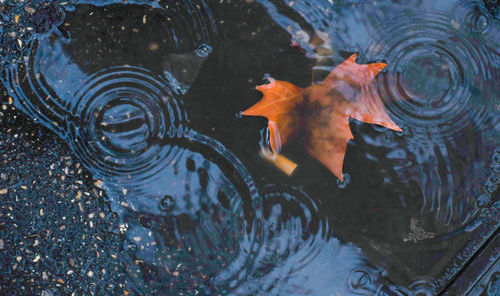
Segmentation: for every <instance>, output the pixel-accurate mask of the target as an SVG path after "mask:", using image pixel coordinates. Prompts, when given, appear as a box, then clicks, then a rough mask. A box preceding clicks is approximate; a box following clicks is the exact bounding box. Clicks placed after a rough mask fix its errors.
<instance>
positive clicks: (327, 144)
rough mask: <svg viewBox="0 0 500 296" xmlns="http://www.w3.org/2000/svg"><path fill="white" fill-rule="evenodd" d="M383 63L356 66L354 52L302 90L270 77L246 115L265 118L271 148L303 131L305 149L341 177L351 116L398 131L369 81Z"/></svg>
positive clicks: (348, 138)
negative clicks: (322, 79)
mask: <svg viewBox="0 0 500 296" xmlns="http://www.w3.org/2000/svg"><path fill="white" fill-rule="evenodd" d="M386 66H387V64H385V63H372V64H367V65H359V64H356V54H354V55H352V56H351V57H349V58H348V59H347V60H345V61H344V62H343V63H342V64H340V65H338V66H337V67H336V68H335V69H333V71H332V72H331V73H330V74H329V75H328V76H327V77H326V79H325V80H324V81H322V82H321V83H317V84H313V85H311V86H309V87H307V88H305V89H303V88H299V87H297V86H295V85H293V84H291V83H289V82H286V81H278V80H274V79H270V83H269V84H265V85H261V86H258V87H257V90H259V91H261V92H262V94H263V97H262V100H260V101H259V102H258V103H256V104H255V105H253V106H252V107H250V108H249V109H247V110H245V111H244V112H243V113H242V114H243V115H247V116H263V117H266V118H267V119H268V126H269V135H270V146H271V149H272V151H273V152H275V153H276V152H279V150H280V149H281V146H283V145H286V143H287V142H289V141H290V140H292V139H293V137H294V136H296V135H298V134H299V133H305V135H306V142H305V148H306V150H307V152H308V153H309V154H310V155H312V156H313V157H315V158H316V159H318V160H319V161H320V162H321V163H322V164H323V165H324V166H326V167H327V168H328V169H329V170H330V171H331V172H332V173H333V174H334V175H335V176H337V177H338V178H339V179H343V175H342V166H343V163H344V156H345V152H346V149H347V143H348V142H349V140H350V139H352V138H353V135H352V133H351V129H350V128H349V117H351V118H354V119H356V120H359V121H363V122H366V123H371V124H378V125H382V126H384V127H387V128H389V129H392V130H396V131H401V128H399V127H398V126H397V125H396V124H395V123H394V122H393V121H392V119H391V118H390V117H389V115H388V114H387V112H386V110H385V108H384V105H383V103H382V100H381V99H380V97H379V96H378V94H377V93H376V91H375V90H374V89H373V87H372V84H371V83H372V81H373V79H374V78H375V76H377V74H378V73H379V72H380V71H382V70H383V69H384V68H385V67H386Z"/></svg>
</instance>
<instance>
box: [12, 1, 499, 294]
mask: <svg viewBox="0 0 500 296" xmlns="http://www.w3.org/2000/svg"><path fill="white" fill-rule="evenodd" d="M118 2H119V3H121V1H111V0H106V1H91V0H88V1H78V3H77V4H75V5H73V4H71V5H67V6H65V8H64V9H62V8H61V10H59V9H56V8H53V9H52V8H51V9H47V10H43V9H41V10H39V11H40V12H39V14H38V15H39V16H40V21H39V25H38V27H39V28H40V29H39V30H37V32H38V33H39V35H36V38H34V39H33V40H31V42H30V43H29V44H28V45H29V47H28V48H29V50H28V51H27V52H28V53H27V54H26V61H25V62H22V63H19V64H13V65H11V66H9V67H6V68H5V69H4V73H3V74H4V75H3V82H4V84H5V86H6V87H7V88H8V90H9V93H10V94H11V95H12V96H13V97H14V99H15V100H14V102H15V104H16V106H17V107H18V108H20V109H21V110H23V111H24V112H25V113H26V114H28V115H29V116H30V117H32V118H34V119H36V120H37V121H39V122H40V123H42V124H44V125H45V126H47V127H49V128H50V129H52V130H53V131H55V132H56V133H58V134H59V135H60V136H61V137H62V138H64V139H65V140H66V141H67V143H68V145H70V147H71V149H73V151H74V152H75V154H76V155H78V157H79V158H80V159H81V161H82V162H83V163H84V164H85V166H86V167H87V168H88V169H89V170H90V171H91V172H92V174H93V176H94V177H95V179H96V180H98V182H97V183H96V184H98V186H99V187H102V188H103V189H105V190H106V193H107V195H108V197H109V198H110V200H111V201H112V207H113V210H114V211H115V212H117V213H118V214H119V218H120V223H121V227H122V228H121V230H122V232H123V234H124V240H125V247H126V249H127V250H128V253H129V254H130V257H128V258H122V260H123V261H124V262H125V263H126V264H127V267H128V279H129V282H128V283H126V289H127V291H129V292H132V293H134V294H138V295H156V294H162V295H178V294H179V293H180V292H182V293H184V294H187V295H196V294H201V295H214V294H229V295H434V294H436V293H437V291H438V290H439V288H440V287H439V286H438V284H437V283H436V282H435V281H433V279H432V278H431V277H418V278H412V279H411V281H413V283H412V284H410V285H405V286H407V287H404V286H403V285H396V284H394V283H393V282H392V281H391V280H389V278H390V275H389V274H388V272H387V271H386V270H385V269H384V268H383V267H380V266H384V263H385V262H384V261H383V260H379V261H377V264H374V263H371V262H373V260H371V259H373V256H371V257H370V258H369V256H368V254H366V253H365V252H364V250H361V249H360V248H359V247H358V246H356V245H355V244H353V243H352V242H349V241H348V240H347V241H346V240H341V239H340V238H339V237H338V236H336V234H337V233H336V231H337V230H338V229H340V228H345V229H349V227H348V226H346V225H336V224H335V223H333V222H332V220H333V219H334V218H335V217H332V216H333V214H332V213H338V212H336V211H342V209H337V208H335V205H336V204H338V203H340V202H341V203H344V204H349V205H353V207H352V208H353V209H355V211H357V210H358V208H357V204H369V203H370V202H371V203H373V204H376V205H372V206H373V207H372V208H370V209H369V210H370V211H372V212H371V213H372V214H373V216H374V215H375V214H378V215H380V216H384V215H386V213H387V212H384V211H383V210H381V208H383V207H384V206H385V205H387V204H389V203H387V204H385V203H382V202H379V203H377V202H373V200H372V201H364V200H360V199H361V198H364V197H365V196H362V197H360V196H358V195H356V196H347V195H348V194H349V192H351V193H352V192H353V191H348V190H352V187H353V186H358V184H361V185H365V184H364V183H363V182H365V181H360V178H361V177H360V176H364V175H363V173H360V172H359V171H363V170H364V169H363V168H361V169H359V171H356V170H354V171H353V172H351V173H350V178H351V180H352V182H346V183H341V184H338V186H337V184H334V183H332V184H333V186H331V187H328V188H329V190H325V191H324V192H319V190H318V191H314V190H307V189H310V188H308V185H310V184H311V183H312V181H311V183H308V184H306V185H305V186H302V185H303V184H294V183H299V182H297V179H293V178H289V179H286V180H287V181H286V182H284V181H283V179H278V181H275V182H272V181H273V180H275V179H273V178H268V176H269V175H274V174H275V172H274V171H271V170H269V169H268V168H267V167H264V169H262V168H263V167H262V166H258V168H259V170H261V171H263V170H267V171H266V172H259V174H262V176H264V177H262V178H261V175H254V176H251V175H250V173H249V172H248V171H247V168H246V167H248V166H250V165H254V166H256V165H255V164H254V163H253V162H256V161H255V158H251V157H247V159H243V158H242V157H246V155H245V154H244V153H239V154H238V157H240V158H241V159H242V160H241V161H240V160H239V159H238V158H237V157H236V156H235V155H234V154H233V152H231V151H229V150H227V149H226V148H225V146H227V145H229V144H231V142H232V141H233V139H228V138H225V137H224V136H221V138H223V140H224V141H220V139H219V140H215V139H213V138H211V137H208V136H205V135H203V134H202V133H200V132H199V131H195V130H194V129H193V128H192V125H193V123H192V122H191V118H192V116H193V115H194V114H192V113H194V112H193V110H191V109H189V108H188V107H187V104H185V101H186V97H188V96H189V93H190V90H191V88H192V86H193V85H194V84H196V81H197V79H199V77H200V76H203V75H204V76H210V75H220V74H221V73H218V72H216V71H215V70H214V72H215V73H212V72H209V71H208V70H207V69H206V68H204V67H205V65H206V63H207V62H208V61H209V60H210V57H211V56H212V55H213V54H214V53H215V52H216V50H217V48H216V45H217V42H216V41H218V40H217V36H218V35H217V34H218V33H217V30H216V22H215V20H214V18H213V16H212V13H211V11H210V10H209V9H208V7H207V5H206V3H204V2H203V1H161V0H159V1H129V2H128V3H129V4H128V5H116V4H117V3H118ZM221 2H224V1H221ZM243 2H245V4H246V1H243ZM256 2H258V4H259V5H260V7H263V8H265V9H266V10H267V12H268V13H269V15H270V16H271V17H272V19H273V20H274V21H275V22H276V23H278V24H279V25H280V26H281V27H282V28H283V29H284V30H286V31H288V32H289V33H290V34H291V39H293V41H294V42H296V43H297V44H298V46H299V47H300V48H302V49H303V50H304V51H305V53H306V55H307V57H309V58H314V59H315V60H316V64H315V66H314V78H313V79H314V80H320V79H321V77H322V76H324V74H325V73H328V72H329V71H330V70H331V69H332V67H333V66H335V65H337V64H338V63H339V62H341V61H342V60H343V59H344V57H343V55H342V53H341V52H342V51H359V53H360V62H361V63H364V62H367V61H377V60H385V61H387V62H388V64H389V69H388V71H387V73H385V74H383V75H381V77H380V79H378V80H377V83H378V84H377V87H378V91H379V93H380V95H381V97H382V98H383V99H384V100H385V101H386V103H387V104H386V107H387V109H388V111H389V112H390V114H391V117H392V118H393V119H394V120H395V121H396V122H397V123H398V124H401V125H402V126H404V127H405V133H400V134H396V133H393V132H388V131H387V130H385V129H381V128H378V127H374V129H375V132H373V130H372V132H373V133H370V132H366V133H365V131H366V129H365V130H363V127H362V126H361V125H360V124H355V123H353V124H352V125H353V127H355V129H354V130H355V132H358V133H359V134H360V136H359V137H356V139H358V140H357V141H358V142H356V144H355V145H358V146H362V147H363V149H364V151H365V152H363V153H364V156H365V159H363V162H371V163H377V164H380V167H377V169H376V171H375V172H374V173H373V175H375V177H371V178H370V181H369V182H378V181H377V180H379V179H380V180H383V181H384V184H391V190H392V191H394V192H396V194H397V195H398V196H399V198H400V199H399V200H398V202H400V203H401V204H402V205H403V207H404V208H406V209H408V211H407V212H409V213H411V215H409V214H408V215H407V216H408V217H406V216H404V215H403V213H398V214H400V215H401V217H402V218H401V219H407V218H408V219H407V220H408V221H405V222H408V223H407V224H408V225H409V227H410V230H411V231H413V232H412V233H411V235H412V236H410V235H408V236H401V235H400V232H398V231H394V233H393V231H389V230H388V229H400V228H402V227H403V226H401V225H396V226H394V225H385V226H384V227H386V228H385V230H384V233H385V235H387V236H390V235H393V236H394V237H396V239H397V240H399V241H402V242H404V243H408V244H410V243H411V244H417V243H419V242H420V241H429V240H431V239H441V238H444V239H443V240H445V239H446V238H447V237H449V236H451V235H452V234H457V233H460V232H461V231H462V230H463V229H465V230H466V231H472V230H471V229H470V228H463V226H464V225H468V222H469V221H470V220H472V219H473V218H474V217H477V214H478V211H479V210H478V208H480V207H483V208H485V207H488V206H490V205H491V204H494V203H495V199H494V196H493V194H494V192H495V190H497V185H498V165H497V164H498V159H499V157H498V154H499V151H498V148H496V150H495V147H498V144H499V142H498V139H499V138H500V137H499V135H500V116H499V114H498V100H495V98H496V97H495V94H496V93H498V91H497V89H496V88H498V86H497V83H496V81H497V80H498V73H499V72H498V69H497V67H498V64H499V63H498V62H499V61H498V54H497V52H496V51H497V49H496V48H495V42H494V40H493V39H494V37H495V32H497V31H495V30H498V28H497V26H498V25H497V24H496V23H494V22H493V21H492V20H491V18H490V17H489V16H487V15H486V14H485V12H484V11H483V10H481V9H480V6H479V5H476V4H477V3H476V4H469V3H465V2H456V1H439V3H437V2H434V1H386V2H384V3H375V2H372V1H369V2H368V1H367V2H363V1H342V2H340V1H327V0H324V1H323V0H321V1H301V0H298V1H292V2H288V1H286V2H285V1H281V0H275V1H268V0H257V1H256ZM88 4H91V5H88ZM136 4H141V5H136ZM51 7H52V6H51ZM59 12H61V13H59ZM62 12H64V13H62ZM42 16H43V18H42ZM63 16H64V17H65V19H64V21H63ZM125 17H126V21H124V18H125ZM269 21H271V20H269ZM61 24H64V25H62V26H61ZM219 24H222V20H220V21H219ZM88 28H91V29H92V30H89V29H88ZM231 30H234V28H231ZM89 31H90V32H89ZM89 44H90V45H89ZM264 50H266V49H265V48H264V49H263V51H264ZM240 62H242V61H241V60H240ZM243 62H245V63H248V62H251V61H248V60H245V59H243ZM210 70H213V69H210ZM204 71H205V72H204ZM207 73H208V74H207ZM238 78H240V77H238ZM244 78H245V79H247V77H244ZM224 83H226V81H224ZM203 87H204V91H206V92H211V91H212V90H211V89H210V87H212V85H203ZM214 92H215V90H214ZM191 99H192V98H191ZM226 99H227V100H229V99H230V100H232V101H236V98H224V100H226ZM195 103H196V105H197V107H196V108H197V109H196V110H195V111H199V109H203V108H205V106H208V105H210V104H211V103H212V102H207V100H206V98H205V97H201V98H197V99H196V101H195ZM191 104H193V102H191ZM235 104H236V105H239V104H240V102H239V101H238V102H237V103H235ZM206 108H209V107H206ZM213 108H216V109H217V108H221V107H219V106H216V107H213ZM241 109H243V108H241ZM202 111H205V110H202ZM203 116H205V114H203ZM224 120H225V119H224V118H222V119H220V118H217V120H215V119H213V118H211V119H210V120H207V121H210V122H207V123H206V125H207V126H209V127H207V129H208V128H212V126H211V125H212V124H213V125H214V127H213V128H214V130H215V127H217V128H219V127H222V128H227V129H230V128H231V127H227V125H228V124H227V123H226V122H224ZM212 121H216V122H221V123H217V124H214V123H213V122H212ZM203 124H205V123H203ZM222 128H221V129H222ZM238 133H241V132H240V131H238ZM222 134H223V132H222ZM244 144H245V146H251V144H252V143H248V141H246V142H245V143H244ZM374 152H376V153H374ZM251 162H252V163H251ZM311 163H312V162H311ZM350 163H354V165H353V167H355V166H357V167H360V166H363V164H361V163H362V162H359V163H356V162H350ZM312 165H314V164H312ZM372 167H375V166H373V165H370V168H372ZM314 168H315V169H316V170H318V171H319V169H317V167H314ZM313 173H314V172H307V175H308V177H309V178H310V179H314V177H311V176H310V175H313ZM370 173H371V172H370ZM272 177H274V176H272ZM253 178H255V179H257V178H259V183H258V184H259V186H257V185H256V184H255V182H254V180H253ZM308 180H309V179H308ZM329 180H330V179H328V180H327V183H328V182H329ZM373 180H375V181H373ZM313 181H314V182H316V180H313ZM287 182H288V183H287ZM284 183H287V184H284ZM318 183H319V182H318ZM365 183H366V182H365ZM262 184H264V185H262ZM292 184H293V185H292ZM312 184H313V185H314V184H316V183H312ZM376 185H377V186H378V187H381V185H380V184H376ZM310 187H311V186H310ZM361 187H362V186H361ZM332 188H333V189H332ZM369 188H371V187H369ZM330 189H331V190H330ZM333 190H337V191H335V192H332V191H333ZM311 192H314V194H312V193H311ZM354 192H361V191H354ZM363 193H366V192H363ZM343 194H345V195H346V196H343ZM371 194H373V195H376V193H371V192H369V194H365V195H366V196H368V195H371ZM341 195H342V196H341ZM359 195H361V194H359ZM339 196H340V197H341V198H343V199H340V198H339V199H337V198H338V197H339ZM378 198H382V197H380V196H375V197H374V200H375V201H377V199H378ZM332 200H334V202H331V203H329V202H327V201H332ZM338 200H341V201H340V202H339V201H338ZM380 204H382V206H380ZM497 204H498V202H497ZM369 206H370V205H367V206H366V207H369ZM375 206H376V207H375ZM359 208H361V207H359ZM414 209H416V210H415V211H413V210H414ZM388 212H389V213H390V211H388ZM407 212H406V213H407ZM415 213H416V214H415ZM344 215H345V216H349V217H350V220H346V221H353V220H356V221H358V220H366V221H369V220H368V218H366V217H357V216H356V215H361V213H360V212H349V213H339V216H342V217H340V218H339V220H341V221H343V220H342V219H343V216H344ZM353 216H354V218H353ZM415 216H416V217H415ZM384 218H386V217H384ZM401 219H400V220H397V219H394V220H390V221H399V222H400V221H401ZM387 220H389V219H387ZM384 221H386V220H384ZM480 223H481V222H480V221H479V222H477V223H476V224H474V225H475V226H474V227H477V224H480ZM405 225H406V224H405ZM468 226H470V225H468ZM375 227H376V226H374V228H375ZM352 229H355V228H354V227H353V228H352ZM423 229H425V231H424V230H423ZM354 235H357V236H363V237H364V236H368V234H365V233H361V234H360V233H354V234H353V236H354ZM370 243H371V244H373V245H376V244H377V242H372V241H370ZM388 253H389V255H390V256H392V255H393V254H390V252H388ZM389 255H388V256H389ZM379 263H380V264H379Z"/></svg>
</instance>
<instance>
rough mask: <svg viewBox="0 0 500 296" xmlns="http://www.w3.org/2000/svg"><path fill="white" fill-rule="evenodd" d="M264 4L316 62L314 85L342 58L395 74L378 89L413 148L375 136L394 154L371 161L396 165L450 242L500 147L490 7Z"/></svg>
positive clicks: (405, 200) (408, 203) (408, 199)
mask: <svg viewBox="0 0 500 296" xmlns="http://www.w3.org/2000/svg"><path fill="white" fill-rule="evenodd" d="M258 2H259V3H260V4H261V5H263V6H264V7H265V8H266V9H267V12H268V13H269V14H270V15H271V16H272V17H273V19H274V20H275V21H276V22H277V23H278V24H279V25H280V26H281V27H283V28H284V29H285V30H287V31H288V32H289V33H290V34H291V35H292V37H291V38H292V39H293V40H294V42H296V44H298V46H300V48H301V49H303V50H304V51H305V53H306V54H307V55H308V56H309V57H311V58H314V59H315V61H316V65H315V68H314V72H313V76H314V77H313V79H314V80H321V79H322V78H323V77H324V76H325V75H326V74H327V73H328V72H329V71H331V69H332V68H333V66H335V65H337V64H339V63H340V62H341V61H342V59H344V58H345V57H343V56H342V55H341V54H340V53H341V51H351V52H352V51H356V52H359V53H360V58H359V61H360V62H361V63H364V62H368V61H370V62H372V61H380V60H383V61H385V62H387V63H388V64H389V66H388V67H387V72H386V73H384V74H381V75H379V76H380V77H379V78H378V79H377V88H378V92H379V95H380V96H381V98H382V99H383V100H384V101H385V103H386V108H387V110H388V112H389V114H390V115H391V118H393V119H394V121H395V122H396V123H397V124H398V125H400V126H403V127H404V128H403V129H404V130H405V134H403V138H404V140H403V141H404V145H401V144H398V143H397V142H398V141H401V140H397V139H396V141H394V136H393V134H392V133H386V135H381V136H376V137H374V136H370V135H366V134H365V135H363V136H362V137H363V142H364V144H368V145H374V146H375V147H384V148H386V149H387V153H386V155H385V157H383V156H382V157H380V156H374V154H373V153H372V152H371V151H370V152H367V153H366V157H367V158H369V159H371V160H373V161H376V162H378V161H379V160H382V159H390V161H391V162H393V163H394V167H393V169H394V173H395V174H396V177H395V178H393V177H391V179H393V180H392V181H395V182H397V183H398V186H397V187H398V188H399V189H401V194H400V198H401V200H402V204H403V205H404V206H405V207H415V208H419V212H420V216H421V217H420V219H424V220H426V221H427V222H426V223H428V224H429V225H431V228H432V229H431V230H433V231H436V232H438V233H439V232H440V233H442V234H445V235H447V234H449V233H450V232H452V231H456V230H458V229H459V228H461V227H462V226H464V225H465V224H467V223H468V222H469V221H471V219H472V218H473V217H474V216H475V215H476V214H477V208H476V199H477V198H478V196H480V195H481V193H482V188H481V184H484V182H485V181H486V179H487V168H488V166H489V162H490V157H491V155H492V154H493V150H494V148H495V147H496V145H498V139H499V138H500V132H499V129H498V124H497V122H498V117H499V114H498V111H497V110H495V109H496V105H497V104H498V100H497V99H496V95H495V94H496V93H497V92H498V83H496V81H497V80H498V78H499V77H498V73H499V71H498V68H497V67H498V65H499V59H498V54H497V51H498V46H497V42H496V41H495V40H496V39H495V38H496V36H497V35H496V34H497V32H498V22H495V21H494V20H492V19H491V17H490V16H489V15H488V11H487V10H486V9H485V8H484V7H483V6H482V3H480V2H474V1H472V2H469V1H438V2H436V1H384V2H380V3H379V2H377V3H374V2H370V1H342V2H340V1H333V2H332V1H326V0H325V1H314V3H313V2H310V1H300V0H299V1H292V2H286V1H265V0H259V1H258ZM297 14H298V15H297ZM374 128H375V129H376V130H377V131H379V132H385V131H384V129H380V128H378V127H374ZM388 137H389V138H388ZM464 164H466V165H464ZM392 181H391V182H392ZM415 185H417V187H418V189H417V190H418V191H417V192H415V189H414V186H415ZM409 192H411V193H410V194H409ZM415 199H418V200H419V201H420V203H419V204H416V203H415ZM432 225H434V226H432Z"/></svg>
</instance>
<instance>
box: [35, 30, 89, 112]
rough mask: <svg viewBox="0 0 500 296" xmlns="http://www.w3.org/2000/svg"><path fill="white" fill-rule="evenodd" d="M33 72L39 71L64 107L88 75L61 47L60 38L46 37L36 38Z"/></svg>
mask: <svg viewBox="0 0 500 296" xmlns="http://www.w3.org/2000/svg"><path fill="white" fill-rule="evenodd" d="M38 47H39V48H41V49H43V50H38V51H37V53H36V58H35V65H34V72H35V73H40V74H41V76H42V77H43V78H44V79H45V81H46V82H47V84H48V85H50V87H51V89H52V90H53V91H54V92H55V93H56V94H57V96H58V98H59V99H60V100H61V101H62V103H63V104H64V105H65V107H66V108H68V107H69V106H70V104H71V103H72V100H73V95H74V93H75V92H76V91H78V89H79V88H80V86H81V85H82V83H83V82H85V81H86V80H87V77H88V75H87V74H85V73H84V72H82V71H81V70H80V67H79V66H78V65H77V64H75V63H74V62H73V60H72V59H71V57H70V56H69V55H67V54H66V52H65V51H64V49H63V41H62V40H61V39H59V38H58V39H55V40H52V42H51V41H50V40H49V38H48V37H45V38H41V39H39V40H38Z"/></svg>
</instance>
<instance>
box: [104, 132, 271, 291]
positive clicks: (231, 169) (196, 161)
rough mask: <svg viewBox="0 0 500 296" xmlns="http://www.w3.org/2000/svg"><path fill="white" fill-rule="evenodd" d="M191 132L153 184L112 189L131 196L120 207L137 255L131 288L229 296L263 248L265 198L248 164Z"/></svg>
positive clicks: (132, 246) (247, 272)
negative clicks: (259, 194) (251, 174)
mask: <svg viewBox="0 0 500 296" xmlns="http://www.w3.org/2000/svg"><path fill="white" fill-rule="evenodd" d="M186 137H187V138H186V139H189V140H186V141H179V142H178V146H176V147H178V149H181V150H182V153H181V156H180V157H179V158H178V159H177V163H176V164H171V165H169V166H163V167H162V171H160V172H158V173H157V174H156V175H155V176H152V177H150V178H149V179H148V180H147V183H142V184H131V183H128V182H127V180H124V181H123V183H121V184H114V185H112V186H111V187H112V189H111V192H113V193H114V194H115V195H123V197H122V200H126V202H125V203H122V204H120V205H115V207H116V210H117V211H118V212H120V213H121V215H120V216H121V219H122V223H123V225H126V227H127V231H126V236H127V238H128V240H129V243H128V244H127V248H128V249H129V251H130V252H131V255H132V258H131V259H132V262H130V263H128V265H129V269H130V270H129V274H130V279H131V280H132V283H131V285H130V286H129V287H128V288H129V289H130V290H131V291H133V292H135V293H137V294H141V295H142V294H144V295H151V294H157V293H160V292H161V291H163V290H165V289H172V290H173V291H180V290H182V291H185V292H186V293H188V294H189V295H191V294H192V295H194V294H196V293H201V295H216V294H217V295H225V294H226V293H228V292H229V291H232V290H234V289H237V287H238V286H239V285H241V284H242V282H244V281H245V279H246V277H247V275H248V274H249V273H250V271H251V270H252V266H253V265H254V262H255V256H256V255H257V253H258V251H259V249H260V246H261V243H260V241H261V239H262V238H261V233H262V230H261V227H262V204H261V199H260V197H259V196H258V195H257V190H256V189H255V187H254V184H253V181H252V179H251V177H250V176H249V174H248V172H246V170H245V168H244V166H243V165H242V164H241V163H240V162H239V161H238V160H237V159H236V158H235V157H234V156H233V155H232V153H231V152H230V151H228V150H226V149H225V148H224V147H223V146H222V145H220V144H219V143H217V142H216V141H214V140H212V139H210V138H208V137H205V136H203V135H200V134H196V133H195V132H193V131H191V132H189V133H188V134H187V135H186ZM169 141H170V140H169ZM162 147H163V148H164V149H167V150H168V149H170V146H168V145H162ZM184 147H190V148H189V149H188V148H184ZM123 189H126V194H123V193H122V192H123ZM123 206H125V207H123Z"/></svg>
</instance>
